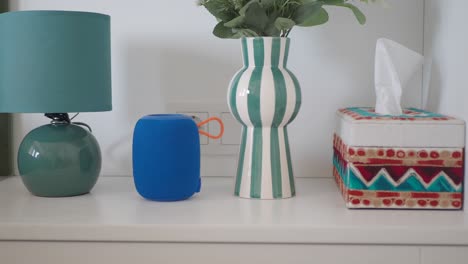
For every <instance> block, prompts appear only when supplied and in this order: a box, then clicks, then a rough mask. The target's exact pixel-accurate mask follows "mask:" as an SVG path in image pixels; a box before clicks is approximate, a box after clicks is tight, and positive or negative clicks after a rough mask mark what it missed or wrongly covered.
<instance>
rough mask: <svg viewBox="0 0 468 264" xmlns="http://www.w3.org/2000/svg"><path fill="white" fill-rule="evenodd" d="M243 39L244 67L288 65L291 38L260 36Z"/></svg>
mask: <svg viewBox="0 0 468 264" xmlns="http://www.w3.org/2000/svg"><path fill="white" fill-rule="evenodd" d="M241 41H242V56H243V59H244V67H279V68H285V67H286V63H287V61H288V53H289V38H279V37H258V38H242V39H241Z"/></svg>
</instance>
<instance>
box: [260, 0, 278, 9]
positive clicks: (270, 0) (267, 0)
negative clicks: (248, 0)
mask: <svg viewBox="0 0 468 264" xmlns="http://www.w3.org/2000/svg"><path fill="white" fill-rule="evenodd" d="M275 2H276V0H260V4H261V5H262V6H263V8H265V9H268V8H270V7H272V6H273V5H274V4H275Z"/></svg>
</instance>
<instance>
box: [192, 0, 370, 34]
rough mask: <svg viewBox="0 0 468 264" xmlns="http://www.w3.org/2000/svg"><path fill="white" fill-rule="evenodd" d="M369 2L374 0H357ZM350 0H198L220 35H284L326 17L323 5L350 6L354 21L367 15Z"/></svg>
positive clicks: (364, 20)
mask: <svg viewBox="0 0 468 264" xmlns="http://www.w3.org/2000/svg"><path fill="white" fill-rule="evenodd" d="M359 1H361V2H366V3H367V2H369V1H372V2H374V1H376V0H359ZM350 2H351V1H350V0H199V1H198V4H199V5H200V6H204V7H205V8H206V9H207V10H208V11H209V12H210V13H211V14H212V15H213V16H215V17H216V19H217V20H218V21H219V22H218V24H217V25H216V26H215V28H214V30H213V34H214V35H215V36H217V37H220V38H240V37H259V36H260V37H261V36H272V37H287V36H288V35H289V33H290V32H291V30H292V28H293V27H294V26H301V27H311V26H317V25H321V24H324V23H326V22H327V21H328V12H327V11H326V10H325V8H324V6H338V7H345V8H348V9H350V10H351V11H352V12H353V14H354V16H355V17H356V19H357V21H358V22H359V23H360V24H361V25H362V24H365V23H366V16H365V15H364V14H363V13H362V12H361V11H360V10H359V8H357V7H356V6H355V5H353V4H351V3H350Z"/></svg>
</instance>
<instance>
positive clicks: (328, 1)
mask: <svg viewBox="0 0 468 264" xmlns="http://www.w3.org/2000/svg"><path fill="white" fill-rule="evenodd" d="M321 1H322V2H323V3H324V5H339V4H344V3H345V0H321Z"/></svg>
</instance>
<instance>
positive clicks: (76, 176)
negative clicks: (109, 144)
mask: <svg viewBox="0 0 468 264" xmlns="http://www.w3.org/2000/svg"><path fill="white" fill-rule="evenodd" d="M18 169H19V172H20V175H21V178H22V180H23V183H24V185H25V186H26V188H27V189H28V190H29V191H30V192H31V193H32V194H34V195H37V196H43V197H66V196H76V195H81V194H85V193H88V192H89V191H91V189H92V188H93V187H94V185H95V184H96V181H97V179H98V176H99V173H100V171H101V151H100V149H99V145H98V142H97V141H96V138H95V137H94V136H93V135H92V134H91V133H90V132H88V131H87V130H86V129H84V128H82V127H81V126H78V125H73V124H49V125H44V126H41V127H38V128H36V129H34V130H32V131H31V132H29V134H28V135H26V137H25V138H24V139H23V141H22V142H21V145H20V147H19V150H18Z"/></svg>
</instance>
